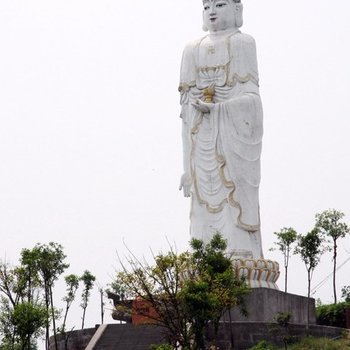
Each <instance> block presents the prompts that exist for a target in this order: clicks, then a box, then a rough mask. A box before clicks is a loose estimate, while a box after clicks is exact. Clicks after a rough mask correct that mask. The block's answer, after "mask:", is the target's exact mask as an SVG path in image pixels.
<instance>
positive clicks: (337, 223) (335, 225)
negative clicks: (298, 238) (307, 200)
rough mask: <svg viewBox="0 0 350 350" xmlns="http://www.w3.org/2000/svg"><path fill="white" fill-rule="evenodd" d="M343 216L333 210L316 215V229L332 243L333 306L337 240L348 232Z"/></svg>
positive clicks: (335, 290) (335, 298) (335, 300)
mask: <svg viewBox="0 0 350 350" xmlns="http://www.w3.org/2000/svg"><path fill="white" fill-rule="evenodd" d="M344 216H345V214H344V213H342V212H341V211H338V210H335V209H329V210H326V211H324V212H322V213H320V214H316V227H317V228H318V229H319V230H320V232H321V233H322V234H324V235H325V236H327V237H329V238H330V240H331V242H332V250H333V296H334V304H336V303H337V289H336V280H335V275H336V270H337V254H338V243H337V241H338V239H339V238H344V237H345V236H346V234H348V233H349V232H350V228H349V226H348V225H347V224H346V223H345V222H342V221H341V220H342V219H343V218H344Z"/></svg>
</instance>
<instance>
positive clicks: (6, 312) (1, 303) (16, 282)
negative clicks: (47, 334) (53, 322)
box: [0, 262, 48, 350]
mask: <svg viewBox="0 0 350 350" xmlns="http://www.w3.org/2000/svg"><path fill="white" fill-rule="evenodd" d="M29 276H30V273H29V272H28V271H27V272H25V273H24V269H23V267H22V266H20V267H10V265H9V264H7V263H2V262H1V263H0V292H1V294H2V295H1V297H0V333H1V334H2V336H3V340H2V345H1V347H0V349H11V350H14V349H31V350H32V349H34V348H36V339H38V337H39V336H40V335H41V334H42V333H43V329H44V328H45V326H46V322H47V319H48V315H47V311H46V308H45V307H44V306H43V304H42V302H41V301H40V298H39V296H40V294H39V290H37V292H36V293H35V298H34V297H33V296H34V292H33V290H34V289H33V286H34V283H33V281H32V282H31V283H29V280H28V278H29ZM25 278H27V280H26V279H25ZM29 285H31V287H30V288H29V287H28V286H29ZM29 291H31V292H29Z"/></svg>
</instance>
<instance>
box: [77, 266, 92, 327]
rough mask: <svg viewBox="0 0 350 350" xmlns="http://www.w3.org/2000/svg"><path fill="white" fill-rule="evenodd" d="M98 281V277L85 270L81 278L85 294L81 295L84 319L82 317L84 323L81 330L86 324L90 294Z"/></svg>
mask: <svg viewBox="0 0 350 350" xmlns="http://www.w3.org/2000/svg"><path fill="white" fill-rule="evenodd" d="M95 280H96V277H95V276H94V275H92V274H91V272H90V271H87V270H85V271H84V273H83V275H82V276H81V277H80V281H82V282H83V288H84V289H83V292H82V294H81V304H80V306H81V308H82V309H83V317H82V323H81V328H82V329H83V328H84V322H85V314H86V308H87V306H88V303H89V298H90V292H91V290H92V288H93V287H94V282H95Z"/></svg>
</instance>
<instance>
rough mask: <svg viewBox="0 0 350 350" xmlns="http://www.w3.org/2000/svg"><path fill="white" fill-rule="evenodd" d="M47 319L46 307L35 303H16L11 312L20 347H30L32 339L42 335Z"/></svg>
mask: <svg viewBox="0 0 350 350" xmlns="http://www.w3.org/2000/svg"><path fill="white" fill-rule="evenodd" d="M46 320H47V310H46V307H45V306H43V305H40V304H36V303H28V302H23V303H19V304H17V305H16V306H15V307H14V309H13V313H12V323H13V326H14V327H15V329H16V335H17V337H18V341H19V344H20V346H21V349H22V350H24V349H28V350H31V349H32V342H31V341H32V339H33V338H34V339H38V338H39V337H40V336H41V335H42V330H43V327H44V326H45V324H46Z"/></svg>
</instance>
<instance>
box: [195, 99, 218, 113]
mask: <svg viewBox="0 0 350 350" xmlns="http://www.w3.org/2000/svg"><path fill="white" fill-rule="evenodd" d="M192 106H194V107H195V108H196V109H198V110H199V111H200V112H202V113H210V111H211V110H212V109H213V108H214V103H207V102H203V101H201V100H199V99H197V100H196V101H195V102H192Z"/></svg>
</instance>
